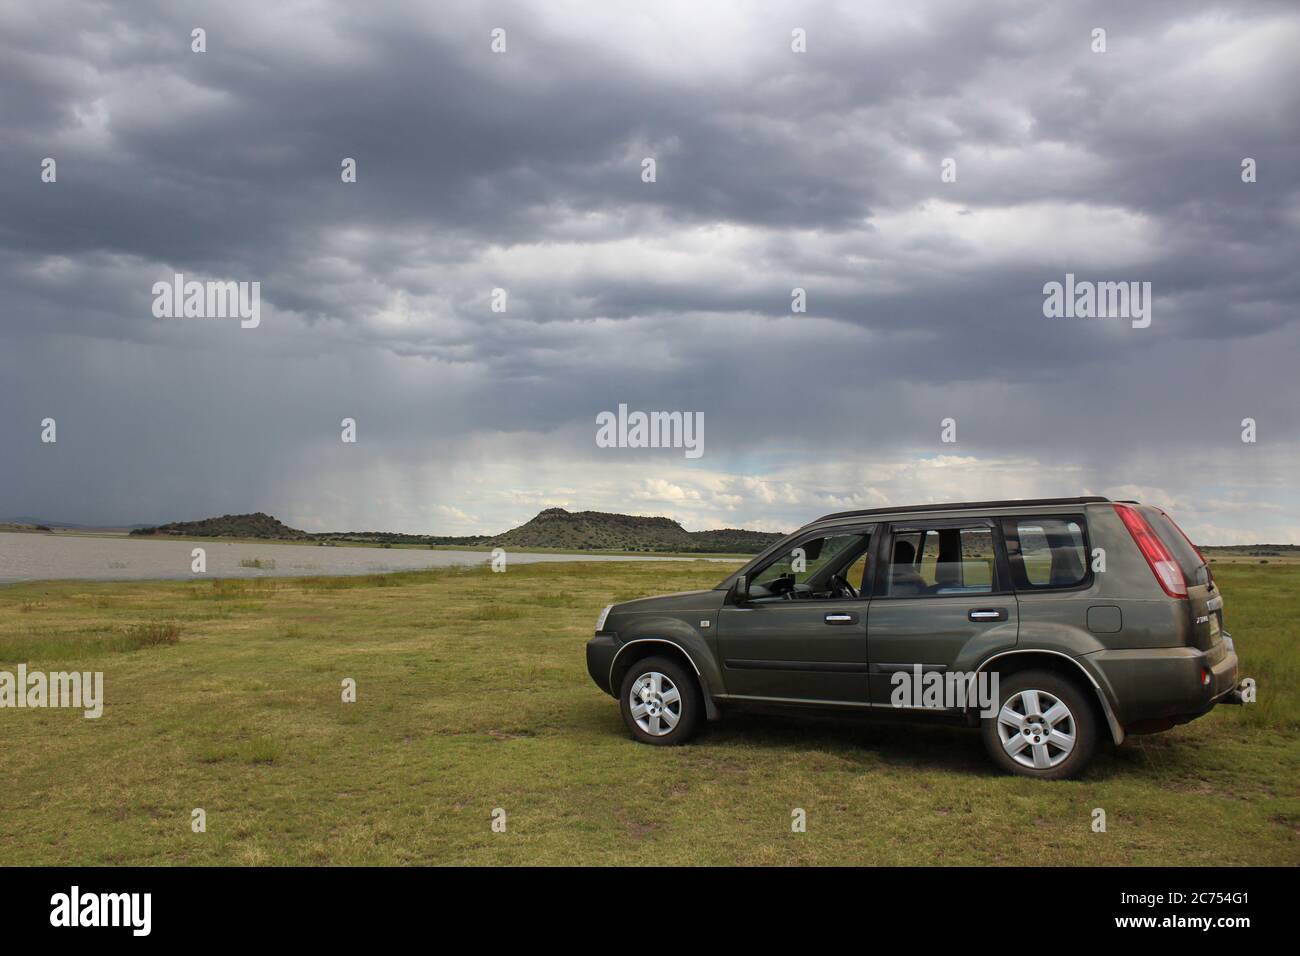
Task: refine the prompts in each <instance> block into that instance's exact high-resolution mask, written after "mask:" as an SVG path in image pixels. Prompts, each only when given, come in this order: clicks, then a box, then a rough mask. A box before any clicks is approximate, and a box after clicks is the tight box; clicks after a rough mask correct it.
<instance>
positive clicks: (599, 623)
mask: <svg viewBox="0 0 1300 956" xmlns="http://www.w3.org/2000/svg"><path fill="white" fill-rule="evenodd" d="M613 606H614V605H612V604H606V605H605V610H603V611H601V612H600V617H598V618H596V633H597V634H599V633H600V632H601V631H603V630H604V629H605V618H607V617H609V610H610V608H612V607H613Z"/></svg>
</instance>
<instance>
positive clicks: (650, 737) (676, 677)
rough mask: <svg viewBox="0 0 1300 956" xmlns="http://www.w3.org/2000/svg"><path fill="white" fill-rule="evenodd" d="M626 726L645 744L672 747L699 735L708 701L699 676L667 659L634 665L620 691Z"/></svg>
mask: <svg viewBox="0 0 1300 956" xmlns="http://www.w3.org/2000/svg"><path fill="white" fill-rule="evenodd" d="M618 706H619V710H620V711H621V712H622V714H623V723H625V724H627V729H628V730H630V731H632V736H633V737H635V738H636V739H637V740H639V741H641V742H642V743H643V744H655V745H656V746H660V747H672V746H675V745H677V744H684V743H686V741H688V740H690V739H691V738H692V737H693V736H695V731H696V728H697V727H698V726H699V722H700V715H701V714H702V713H703V711H704V699H703V697H702V696H701V693H700V685H699V682H698V681H697V680H696V679H695V675H694V674H692V673H691V672H690V671H689V670H687V669H686V668H685V667H683V666H682V665H681V664H679V663H677V662H676V661H675V660H672V659H671V658H667V657H646V658H642V659H641V660H639V661H637V662H636V663H635V664H633V665H632V667H631V669H630V670H629V671H628V672H627V674H626V676H624V678H623V685H622V687H621V688H620V689H619V692H618Z"/></svg>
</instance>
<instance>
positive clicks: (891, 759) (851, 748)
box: [579, 701, 1181, 782]
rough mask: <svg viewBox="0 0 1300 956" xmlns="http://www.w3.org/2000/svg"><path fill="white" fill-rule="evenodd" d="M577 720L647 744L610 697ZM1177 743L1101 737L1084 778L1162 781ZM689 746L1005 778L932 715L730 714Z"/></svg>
mask: <svg viewBox="0 0 1300 956" xmlns="http://www.w3.org/2000/svg"><path fill="white" fill-rule="evenodd" d="M579 720H580V723H581V724H582V726H583V728H584V729H586V730H588V731H590V732H592V733H594V734H597V735H601V736H603V735H606V734H608V735H610V736H612V737H617V738H618V739H620V740H622V741H625V742H626V743H627V744H629V745H631V746H645V745H644V744H637V743H636V742H635V741H634V740H633V739H632V737H631V735H630V734H629V733H628V732H627V729H626V728H625V727H624V726H623V721H622V718H621V717H620V716H619V714H618V709H617V706H616V705H613V702H612V701H611V702H608V703H606V702H602V701H594V702H592V704H591V706H590V707H584V708H582V712H581V716H580V717H579ZM1148 739H1149V738H1148ZM1177 743H1178V742H1177V741H1161V742H1160V744H1157V745H1156V746H1155V747H1138V746H1133V745H1132V744H1130V745H1129V746H1128V747H1126V748H1124V749H1122V750H1119V751H1116V750H1115V748H1113V747H1112V746H1111V745H1110V744H1109V742H1103V743H1101V744H1100V745H1099V746H1098V748H1097V753H1096V755H1095V756H1094V757H1093V761H1092V763H1091V764H1090V765H1089V767H1088V769H1087V770H1086V771H1085V772H1084V773H1083V776H1082V779H1084V780H1089V781H1093V782H1100V781H1104V780H1107V779H1110V778H1114V777H1119V778H1146V779H1155V778H1161V777H1163V776H1164V775H1165V774H1167V773H1168V772H1169V771H1170V770H1172V769H1174V768H1175V766H1177V765H1179V764H1180V763H1181V760H1180V759H1179V758H1180V756H1181V755H1180V754H1179V753H1178V752H1177V751H1178V748H1177V746H1176V745H1177ZM1162 745H1163V746H1162ZM1171 745H1172V746H1171ZM690 746H691V747H694V748H700V749H702V750H706V751H707V750H709V749H715V748H716V749H718V750H719V751H727V750H732V749H735V748H756V749H760V750H771V751H773V752H776V751H785V752H820V753H827V754H833V755H835V756H836V757H838V758H839V759H842V760H845V761H848V762H850V763H853V764H856V765H858V766H860V767H862V768H863V769H864V770H869V769H876V768H879V769H897V768H904V769H908V770H917V771H925V770H935V771H947V772H950V773H958V774H963V775H966V776H970V777H982V778H1000V777H1004V776H1007V775H1006V774H1004V773H1003V772H1002V771H1001V770H999V769H998V768H997V767H996V766H995V765H994V764H993V763H992V762H991V760H990V759H989V756H988V754H987V752H986V751H985V750H984V743H983V741H982V740H981V739H980V734H979V731H978V730H977V729H976V728H972V727H965V726H962V725H959V724H956V723H947V722H942V721H932V720H919V719H916V720H909V719H906V718H889V717H875V718H868V717H844V718H832V717H820V716H815V715H806V714H784V713H766V712H762V711H733V712H729V713H727V714H726V715H725V716H724V718H723V719H722V720H717V721H710V722H708V723H707V724H706V725H705V726H704V727H703V728H701V732H700V735H699V736H698V737H697V738H696V739H695V741H693V742H692V744H690Z"/></svg>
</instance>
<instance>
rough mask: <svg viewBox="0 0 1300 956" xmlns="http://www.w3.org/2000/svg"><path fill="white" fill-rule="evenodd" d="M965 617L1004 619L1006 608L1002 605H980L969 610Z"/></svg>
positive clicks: (981, 620) (977, 619)
mask: <svg viewBox="0 0 1300 956" xmlns="http://www.w3.org/2000/svg"><path fill="white" fill-rule="evenodd" d="M966 617H967V618H968V619H970V620H972V621H979V622H981V623H982V622H984V621H1005V620H1006V619H1007V610H1006V608H1002V607H981V608H977V609H975V610H974V611H971V612H970V613H969V614H967V615H966Z"/></svg>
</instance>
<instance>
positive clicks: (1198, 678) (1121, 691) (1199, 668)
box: [1087, 640, 1240, 734]
mask: <svg viewBox="0 0 1300 956" xmlns="http://www.w3.org/2000/svg"><path fill="white" fill-rule="evenodd" d="M1232 646H1233V645H1232V643H1231V640H1228V641H1224V642H1222V643H1219V644H1216V645H1215V646H1214V647H1212V648H1210V649H1209V650H1208V651H1202V650H1199V649H1197V648H1194V647H1162V648H1144V649H1135V650H1111V651H1097V652H1096V653H1095V654H1089V655H1087V658H1088V661H1089V662H1090V663H1092V664H1093V665H1094V666H1095V667H1096V668H1097V670H1098V671H1099V672H1100V673H1101V675H1102V676H1103V677H1104V678H1105V683H1106V684H1107V685H1109V689H1110V692H1111V699H1112V701H1113V706H1114V710H1115V715H1116V717H1117V719H1118V720H1119V722H1120V724H1121V725H1123V727H1124V731H1125V733H1128V734H1144V733H1155V732H1157V731H1160V730H1167V729H1168V728H1170V727H1173V726H1175V725H1177V724H1183V723H1186V722H1187V721H1189V720H1194V719H1195V718H1197V717H1200V716H1201V715H1203V714H1205V713H1208V712H1209V711H1210V710H1211V709H1212V708H1213V707H1214V705H1215V704H1218V703H1239V702H1240V697H1239V696H1234V695H1237V683H1238V673H1237V670H1238V668H1237V654H1236V651H1235V650H1232V649H1231V648H1232ZM1207 675H1208V680H1207Z"/></svg>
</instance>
